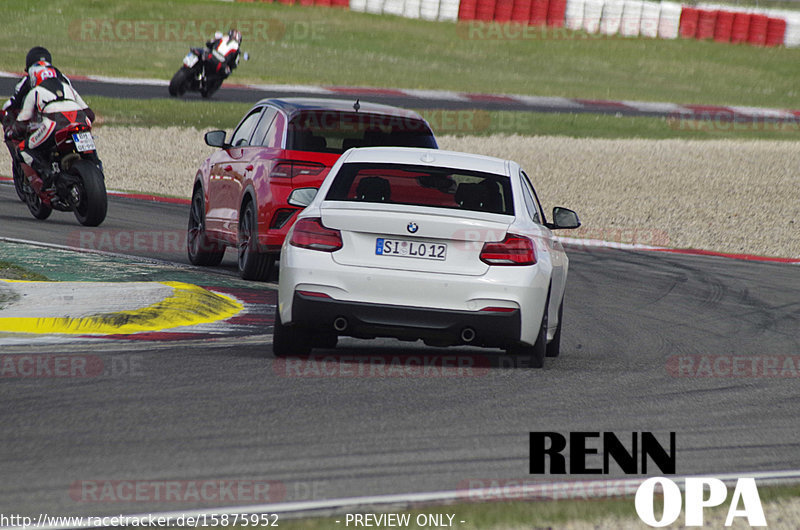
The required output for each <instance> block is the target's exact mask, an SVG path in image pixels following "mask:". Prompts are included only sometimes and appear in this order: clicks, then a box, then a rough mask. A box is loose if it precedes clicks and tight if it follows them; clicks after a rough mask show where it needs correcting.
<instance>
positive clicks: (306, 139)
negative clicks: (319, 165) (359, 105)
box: [286, 111, 437, 154]
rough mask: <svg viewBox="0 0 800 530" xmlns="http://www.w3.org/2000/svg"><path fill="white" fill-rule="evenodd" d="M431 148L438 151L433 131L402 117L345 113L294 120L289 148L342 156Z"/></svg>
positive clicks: (304, 114)
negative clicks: (354, 150)
mask: <svg viewBox="0 0 800 530" xmlns="http://www.w3.org/2000/svg"><path fill="white" fill-rule="evenodd" d="M379 146H392V147H428V148H432V149H436V147H437V145H436V140H435V139H434V137H433V132H432V131H431V129H430V127H428V125H427V124H426V123H425V122H424V121H423V120H419V119H415V118H407V117H403V116H386V115H380V114H366V113H359V112H342V111H307V112H302V113H300V114H298V115H297V116H295V117H294V118H292V121H291V122H289V129H288V134H287V137H286V148H287V149H292V150H295V151H313V152H316V153H334V154H342V153H344V152H345V151H347V150H348V149H350V148H351V147H379Z"/></svg>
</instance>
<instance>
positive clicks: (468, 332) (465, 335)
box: [461, 328, 475, 343]
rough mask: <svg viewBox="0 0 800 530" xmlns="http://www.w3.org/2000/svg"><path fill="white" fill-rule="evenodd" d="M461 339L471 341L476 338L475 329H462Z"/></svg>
mask: <svg viewBox="0 0 800 530" xmlns="http://www.w3.org/2000/svg"><path fill="white" fill-rule="evenodd" d="M461 340H463V341H464V342H466V343H470V342H472V341H473V340H475V330H474V329H472V328H464V329H462V330H461Z"/></svg>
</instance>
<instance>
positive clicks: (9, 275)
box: [0, 261, 48, 303]
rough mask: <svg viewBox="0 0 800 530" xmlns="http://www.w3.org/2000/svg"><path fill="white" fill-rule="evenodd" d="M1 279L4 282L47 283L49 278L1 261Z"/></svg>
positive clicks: (0, 300)
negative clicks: (26, 281)
mask: <svg viewBox="0 0 800 530" xmlns="http://www.w3.org/2000/svg"><path fill="white" fill-rule="evenodd" d="M0 278H2V279H4V280H29V281H47V280H48V278H47V277H46V276H43V275H41V274H39V273H36V272H30V271H28V270H25V269H24V268H22V267H20V266H19V265H17V264H15V263H10V262H8V261H0ZM0 294H1V293H0ZM1 302H2V298H0V303H1Z"/></svg>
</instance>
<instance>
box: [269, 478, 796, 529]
mask: <svg viewBox="0 0 800 530" xmlns="http://www.w3.org/2000/svg"><path fill="white" fill-rule="evenodd" d="M732 491H733V490H732V488H731V489H730V491H729V495H728V496H729V498H728V500H729V501H730V494H731V493H732ZM759 496H760V498H761V502H762V504H764V503H767V502H770V501H776V500H781V499H786V498H797V497H800V485H795V486H779V487H761V488H759ZM655 506H656V508H655V510H656V513H660V510H661V509H662V504H661V502H660V499H656V502H655ZM727 509H728V506H727V504H725V503H723V505H722V507H719V508H715V509H714V510H707V511H706V515H707V516H710V515H711V514H712V513H717V514H719V513H721V514H723V515H725V514H726V513H727ZM367 512H371V510H369V509H361V510H358V511H356V512H350V513H367ZM390 512H391V513H409V514H411V520H412V521H414V520H415V518H416V516H417V515H418V514H420V513H426V514H431V513H436V514H454V515H455V517H454V519H453V521H454V527H457V528H462V529H464V530H470V529H487V530H489V529H495V528H497V529H507V528H548V527H549V528H561V527H563V526H564V525H566V523H568V522H570V521H588V522H597V521H599V520H600V519H603V518H607V517H613V518H620V519H628V520H633V521H639V518H638V516H637V515H636V509H635V507H634V502H633V497H627V498H614V499H597V500H591V501H586V500H583V501H574V500H561V501H532V502H523V501H514V502H486V503H464V504H454V505H450V506H433V507H428V508H424V509H415V510H402V511H399V512H398V511H394V510H390ZM684 516H685V512H682V513H681V516H680V517H679V519H678V522H682V521H683V517H684ZM767 517H769V516H767ZM337 520H339V521H340V523H339V524H337V523H336V521H337ZM445 520H446V519H445ZM462 520H463V521H465V524H463V525H462V524H460V521H462ZM767 522H768V523H769V522H770V521H769V518H768V519H767ZM641 526H642V528H646V527H647V526H646V525H645V524H644V523H641ZM280 527H281V528H283V529H286V530H300V529H303V530H322V529H329V528H346V526H345V523H344V515H339V516H334V517H317V518H308V519H295V520H288V519H286V520H285V519H280ZM350 527H352V523H351V525H350ZM408 528H419V527H418V526H416V525H415V524H411V525H409V526H408Z"/></svg>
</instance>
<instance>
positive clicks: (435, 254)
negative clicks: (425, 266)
mask: <svg viewBox="0 0 800 530" xmlns="http://www.w3.org/2000/svg"><path fill="white" fill-rule="evenodd" d="M375 254H376V255H377V256H399V257H402V258H419V259H432V260H439V261H444V260H445V258H446V257H447V245H446V244H444V243H425V242H424V241H403V240H401V239H386V238H383V237H379V238H377V239H376V240H375Z"/></svg>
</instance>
